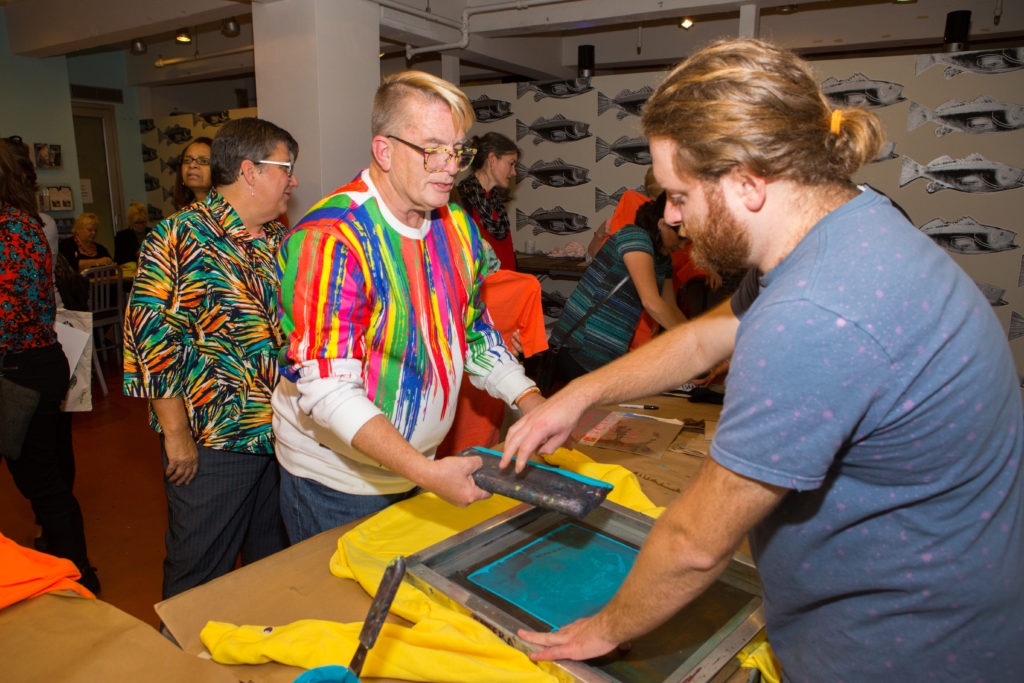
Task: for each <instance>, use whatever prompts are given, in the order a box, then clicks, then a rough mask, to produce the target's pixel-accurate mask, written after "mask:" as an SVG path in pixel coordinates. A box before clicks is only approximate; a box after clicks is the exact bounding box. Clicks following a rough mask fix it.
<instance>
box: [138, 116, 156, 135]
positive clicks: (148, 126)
mask: <svg viewBox="0 0 1024 683" xmlns="http://www.w3.org/2000/svg"><path fill="white" fill-rule="evenodd" d="M154 128H156V122H155V121H153V119H139V132H140V133H148V132H149V131H151V130H153V129H154Z"/></svg>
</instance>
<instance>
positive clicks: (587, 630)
mask: <svg viewBox="0 0 1024 683" xmlns="http://www.w3.org/2000/svg"><path fill="white" fill-rule="evenodd" d="M519 637H520V638H522V639H523V640H525V641H526V642H527V643H530V644H531V645H538V646H540V647H541V648H544V649H541V650H537V651H536V652H531V653H530V659H532V660H533V661H535V662H539V661H549V660H554V659H573V660H577V661H579V660H583V659H590V658H591V657H600V656H601V655H604V654H607V653H609V652H611V651H612V650H614V649H615V648H616V647H618V646H619V643H617V642H615V641H613V640H608V638H607V635H606V634H605V629H604V628H603V626H602V624H601V617H600V613H599V614H598V615H595V616H593V617H584V618H582V619H577V620H576V621H574V622H572V623H571V624H569V625H568V626H566V627H565V628H560V629H558V630H557V631H552V632H550V633H541V632H539V631H527V630H526V629H520V630H519Z"/></svg>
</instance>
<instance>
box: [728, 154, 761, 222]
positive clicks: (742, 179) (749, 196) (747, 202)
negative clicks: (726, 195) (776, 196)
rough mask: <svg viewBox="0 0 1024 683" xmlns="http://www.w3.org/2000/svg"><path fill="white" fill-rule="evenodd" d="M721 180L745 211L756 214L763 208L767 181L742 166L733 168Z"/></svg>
mask: <svg viewBox="0 0 1024 683" xmlns="http://www.w3.org/2000/svg"><path fill="white" fill-rule="evenodd" d="M722 180H724V181H725V182H726V184H727V185H728V186H729V187H730V189H731V190H732V192H733V194H734V195H736V197H737V198H738V199H739V200H740V202H741V203H742V204H743V206H744V207H746V209H747V211H750V212H751V213H756V212H757V211H760V210H761V208H762V207H764V203H765V201H766V200H767V196H768V181H767V180H765V179H764V178H762V177H761V176H759V175H757V174H756V173H754V172H752V171H750V170H749V169H747V168H745V167H743V166H734V167H733V168H732V170H730V171H729V172H728V173H727V174H725V176H723V178H722Z"/></svg>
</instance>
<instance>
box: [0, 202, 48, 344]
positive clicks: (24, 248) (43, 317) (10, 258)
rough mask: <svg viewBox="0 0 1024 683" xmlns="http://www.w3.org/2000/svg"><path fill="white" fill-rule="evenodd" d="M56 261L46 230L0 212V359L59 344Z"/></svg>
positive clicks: (17, 214) (20, 215)
mask: <svg viewBox="0 0 1024 683" xmlns="http://www.w3.org/2000/svg"><path fill="white" fill-rule="evenodd" d="M51 259H52V256H51V255H50V248H49V246H47V244H46V237H45V236H44V235H43V226H42V225H40V223H39V222H38V221H36V220H35V219H34V218H32V217H31V216H29V215H28V214H27V213H25V212H24V211H19V210H18V209H15V208H14V207H11V206H4V207H3V208H0V358H2V357H3V356H5V355H7V354H9V353H15V352H17V351H25V350H26V349H35V348H41V347H43V346H49V345H50V344H56V343H57V333H56V332H54V329H53V319H54V315H55V313H56V310H55V308H56V305H55V303H54V298H53V276H52V274H51V273H52V268H51V264H52V262H53V261H52V260H51Z"/></svg>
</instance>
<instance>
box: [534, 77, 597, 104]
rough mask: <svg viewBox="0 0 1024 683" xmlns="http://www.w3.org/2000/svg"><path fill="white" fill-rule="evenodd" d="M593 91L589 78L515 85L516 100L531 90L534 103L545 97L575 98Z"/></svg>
mask: <svg viewBox="0 0 1024 683" xmlns="http://www.w3.org/2000/svg"><path fill="white" fill-rule="evenodd" d="M593 89H594V86H592V85H591V84H590V79H589V78H571V79H569V80H567V81H539V82H538V81H530V82H529V83H516V99H519V98H521V97H522V96H523V95H525V94H526V93H528V92H530V91H531V90H533V91H534V92H535V94H534V96H533V100H534V102H537V101H539V100H542V99H544V98H545V97H558V98H560V99H563V98H566V97H576V96H577V95H582V94H583V93H585V92H589V91H591V90H593Z"/></svg>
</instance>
